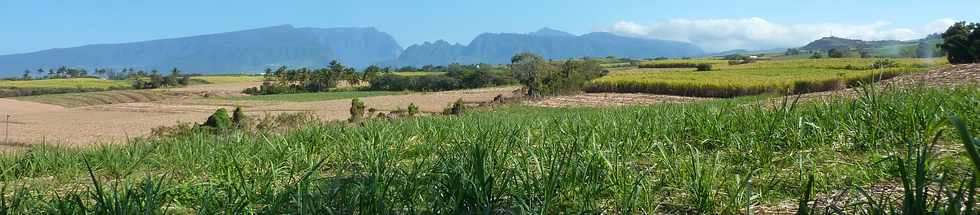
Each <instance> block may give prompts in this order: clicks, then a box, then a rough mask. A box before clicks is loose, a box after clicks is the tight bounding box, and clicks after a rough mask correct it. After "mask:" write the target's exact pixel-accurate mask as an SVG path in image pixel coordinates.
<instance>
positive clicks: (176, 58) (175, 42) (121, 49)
mask: <svg viewBox="0 0 980 215" xmlns="http://www.w3.org/2000/svg"><path fill="white" fill-rule="evenodd" d="M401 50H402V48H401V46H399V45H398V43H397V42H395V40H394V38H392V37H391V36H390V35H388V34H387V33H384V32H380V31H378V30H376V29H374V28H326V29H324V28H294V27H293V26H290V25H282V26H274V27H268V28H260V29H253V30H244V31H236V32H228V33H219V34H211V35H202V36H193V37H185V38H176V39H163V40H153V41H145V42H134V43H121V44H104V45H87V46H81V47H75V48H61V49H50V50H45V51H39V52H34V53H26V54H14V55H3V56H0V76H4V77H9V76H15V75H16V74H19V73H20V72H22V71H24V70H25V69H30V70H34V69H37V68H53V67H59V66H69V67H81V68H124V67H126V68H128V67H133V68H141V69H159V70H167V69H170V68H173V67H177V68H180V69H181V70H184V71H186V72H191V73H225V72H243V71H261V70H263V69H265V68H268V67H277V66H279V65H288V66H318V65H325V64H326V63H327V62H328V60H330V59H337V60H340V61H342V62H343V63H345V64H350V65H355V66H366V65H368V64H371V63H376V62H380V61H386V60H390V59H394V58H396V57H398V55H399V54H400V53H401Z"/></svg>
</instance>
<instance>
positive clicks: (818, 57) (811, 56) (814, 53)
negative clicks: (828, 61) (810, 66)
mask: <svg viewBox="0 0 980 215" xmlns="http://www.w3.org/2000/svg"><path fill="white" fill-rule="evenodd" d="M820 58H823V54H821V53H820V52H813V55H810V59H820Z"/></svg>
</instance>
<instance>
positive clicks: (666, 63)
mask: <svg viewBox="0 0 980 215" xmlns="http://www.w3.org/2000/svg"><path fill="white" fill-rule="evenodd" d="M725 64H728V61H727V60H707V59H705V60H655V61H647V62H642V63H640V64H639V67H640V68H701V67H707V68H708V69H709V70H710V68H713V67H718V66H722V65H725ZM706 65H707V66H706Z"/></svg>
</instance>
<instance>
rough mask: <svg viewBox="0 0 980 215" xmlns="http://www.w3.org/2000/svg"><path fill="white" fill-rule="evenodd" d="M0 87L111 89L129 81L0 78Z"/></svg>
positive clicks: (120, 86)
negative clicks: (16, 79)
mask: <svg viewBox="0 0 980 215" xmlns="http://www.w3.org/2000/svg"><path fill="white" fill-rule="evenodd" d="M0 88H19V89H56V88H81V89H94V90H112V89H126V88H129V82H126V81H111V80H101V79H97V78H67V79H42V80H29V81H8V80H0Z"/></svg>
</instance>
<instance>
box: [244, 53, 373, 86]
mask: <svg viewBox="0 0 980 215" xmlns="http://www.w3.org/2000/svg"><path fill="white" fill-rule="evenodd" d="M369 70H370V71H365V72H364V73H361V74H358V73H357V72H356V70H355V69H354V68H350V67H346V66H344V65H343V64H340V62H338V61H336V60H333V61H330V63H329V64H328V65H327V67H325V68H318V69H310V68H298V69H290V68H288V67H286V66H282V67H279V68H278V69H276V70H272V69H266V70H265V74H264V78H265V81H263V83H262V85H261V86H259V87H252V88H248V89H245V91H244V93H246V94H251V95H268V94H286V93H306V92H325V91H329V90H330V89H332V88H336V87H337V83H338V82H341V81H346V82H347V83H349V84H351V85H358V84H360V83H361V82H362V81H370V80H371V79H374V77H375V76H377V73H379V72H380V70H381V69H380V68H379V67H370V68H369Z"/></svg>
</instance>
